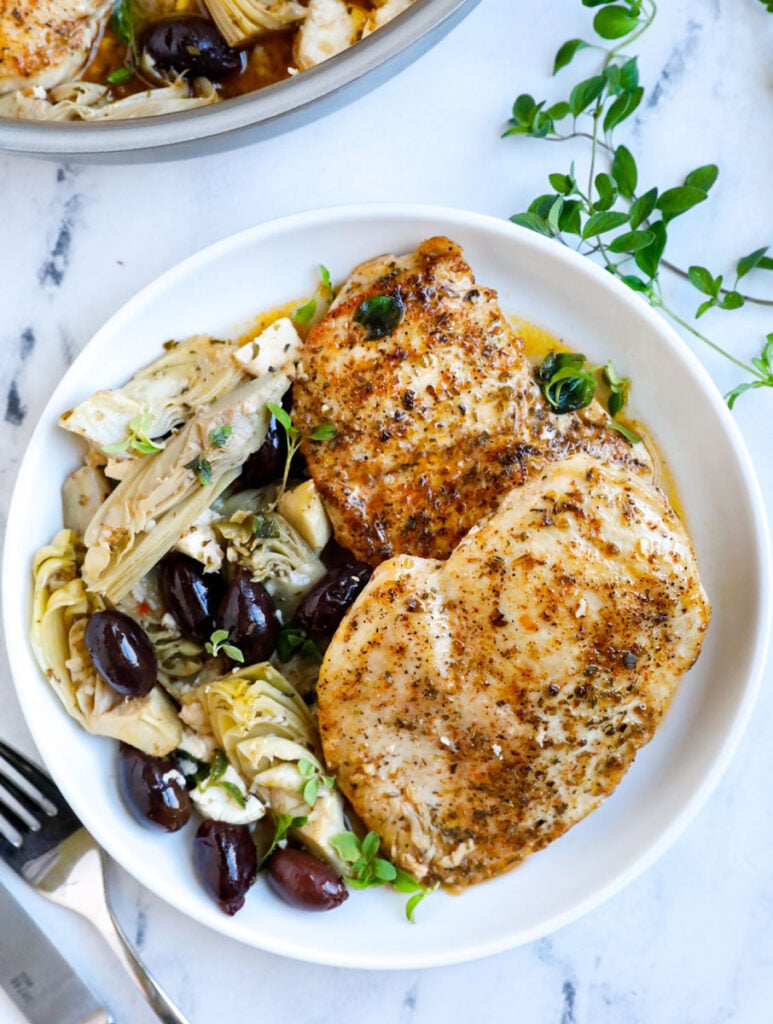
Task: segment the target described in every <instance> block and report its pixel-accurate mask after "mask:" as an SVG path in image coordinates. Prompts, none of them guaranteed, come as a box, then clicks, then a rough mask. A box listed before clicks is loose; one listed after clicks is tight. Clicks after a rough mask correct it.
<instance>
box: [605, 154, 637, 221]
mask: <svg viewBox="0 0 773 1024" xmlns="http://www.w3.org/2000/svg"><path fill="white" fill-rule="evenodd" d="M612 177H613V178H614V179H615V182H616V184H617V187H618V190H619V191H620V195H621V196H625V198H626V199H632V198H633V194H634V192H635V191H636V185H637V183H638V180H639V172H638V170H637V168H636V161H635V160H634V158H633V155H632V153H631V151H630V150H629V149H628V148H627V147H626V146H618V147H617V149H616V150H615V155H614V157H613V159H612ZM629 218H630V219H631V220H633V217H632V216H631V214H629ZM634 226H635V225H634Z"/></svg>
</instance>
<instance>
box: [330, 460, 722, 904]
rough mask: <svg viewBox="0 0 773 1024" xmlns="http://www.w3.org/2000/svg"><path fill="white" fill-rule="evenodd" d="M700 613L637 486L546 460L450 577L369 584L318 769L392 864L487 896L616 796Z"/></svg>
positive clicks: (682, 663) (699, 625) (676, 533)
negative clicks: (327, 772) (331, 777)
mask: <svg viewBox="0 0 773 1024" xmlns="http://www.w3.org/2000/svg"><path fill="white" fill-rule="evenodd" d="M709 616H710V608H709V604H708V601H707V599H706V595H705V593H704V591H703V587H702V586H701V582H700V579H699V576H698V569H697V566H696V561H695V555H694V553H693V550H692V547H691V544H690V541H689V539H688V537H687V534H686V533H685V530H684V528H683V526H682V524H681V522H680V521H679V519H678V518H677V516H676V515H675V513H674V512H673V511H672V509H671V508H670V507H669V505H668V503H667V501H666V499H665V497H664V495H663V494H662V493H661V491H660V490H659V489H658V488H657V487H656V486H655V485H654V484H653V483H652V482H651V480H650V479H649V478H648V477H647V476H646V475H643V474H641V473H639V472H636V471H635V470H633V469H632V467H631V466H630V465H627V464H625V463H623V462H619V463H614V462H602V461H600V460H598V459H597V458H594V457H593V456H590V455H588V454H585V453H578V454H575V455H573V456H570V457H568V458H566V459H563V460H560V461H557V462H552V463H547V464H545V465H544V466H543V468H542V470H541V471H540V472H539V473H538V474H537V475H535V476H532V477H530V478H529V479H528V480H527V481H526V482H525V483H524V484H523V486H521V487H517V488H514V489H513V490H511V491H510V492H509V494H508V495H507V496H506V497H505V498H504V500H503V501H502V504H501V506H500V508H499V509H498V510H497V511H496V512H495V513H494V514H492V515H491V516H489V517H487V518H486V519H484V520H483V521H482V522H480V523H479V524H478V526H476V527H474V528H473V529H472V530H471V531H470V532H469V533H468V534H467V536H466V537H465V538H464V539H463V540H462V542H461V543H460V544H459V546H458V547H457V549H456V550H455V551H454V552H453V554H452V555H451V557H450V558H449V559H448V561H446V562H439V561H435V560H429V559H422V558H416V557H412V556H407V555H404V556H398V557H395V558H392V559H390V560H389V561H387V562H385V563H384V564H382V565H380V566H379V567H378V568H377V569H376V570H375V572H374V574H373V577H372V578H371V581H370V582H369V584H368V585H367V586H366V588H365V589H364V591H363V592H362V594H361V595H360V596H359V598H358V599H357V601H356V602H355V604H354V605H353V606H352V608H351V609H350V610H349V612H348V614H347V616H346V618H345V619H344V621H343V623H342V625H341V626H340V628H339V630H338V631H337V633H336V635H335V637H334V638H333V641H332V643H331V644H330V647H329V648H328V650H327V652H326V655H325V659H324V663H323V665H322V670H321V675H320V679H319V685H318V698H319V723H320V729H321V735H322V742H323V747H324V752H325V758H326V761H327V765H328V767H329V768H330V769H331V770H332V771H334V772H335V773H336V777H337V780H338V784H339V785H340V787H341V789H342V790H343V791H344V793H345V794H346V796H347V797H348V798H349V800H350V801H351V803H352V804H353V806H354V809H355V811H356V812H357V813H358V814H359V815H360V817H361V818H362V820H363V822H364V823H365V825H366V826H367V827H368V828H369V829H375V830H376V831H377V832H378V834H379V835H380V836H381V839H382V846H383V849H384V851H385V853H386V855H387V856H389V857H390V859H392V860H393V861H394V862H395V863H396V864H398V865H399V866H400V867H401V868H404V869H405V870H406V871H408V872H410V873H411V874H412V875H414V876H415V877H416V878H418V879H420V880H422V881H423V882H426V883H433V882H440V883H442V884H443V885H445V886H448V887H450V888H460V887H463V886H467V885H470V884H472V883H474V882H480V881H482V880H484V879H486V878H488V877H490V876H493V875H497V874H499V873H500V872H503V871H506V870H508V869H509V868H512V867H513V866H515V865H516V864H518V863H519V862H520V861H522V860H523V859H524V858H525V857H526V856H528V855H529V854H530V853H532V852H533V851H535V850H538V849H540V848H541V847H544V846H545V845H547V844H548V843H549V842H551V841H552V840H553V839H556V838H557V837H558V836H560V835H561V834H562V833H563V832H565V831H566V830H567V829H568V828H569V827H570V826H571V825H573V824H575V823H576V822H578V821H579V820H580V819H581V818H583V817H585V815H586V814H588V813H589V812H590V811H592V810H593V809H594V808H595V807H596V806H597V805H598V804H599V802H600V801H601V800H603V798H604V797H605V796H607V795H608V794H609V793H611V792H612V790H613V789H614V788H615V786H616V785H617V784H618V782H619V781H620V779H621V777H622V776H623V774H624V773H625V771H626V770H627V768H628V767H629V766H630V764H631V762H632V761H633V759H634V756H635V754H636V752H637V750H639V748H640V747H642V746H643V745H644V744H645V743H647V742H648V741H649V739H650V738H651V737H652V735H653V733H654V731H655V729H656V728H657V726H658V724H659V722H660V721H661V719H662V717H663V714H664V712H665V711H666V709H667V707H668V704H669V701H670V700H671V697H672V695H673V693H674V690H675V688H676V685H677V682H678V680H679V677H680V676H681V675H682V674H683V673H684V672H686V671H687V669H688V668H690V666H691V665H692V664H693V662H694V661H695V659H696V658H697V657H698V654H699V651H700V647H701V641H702V638H703V634H704V631H705V630H706V628H707V625H708V622H709Z"/></svg>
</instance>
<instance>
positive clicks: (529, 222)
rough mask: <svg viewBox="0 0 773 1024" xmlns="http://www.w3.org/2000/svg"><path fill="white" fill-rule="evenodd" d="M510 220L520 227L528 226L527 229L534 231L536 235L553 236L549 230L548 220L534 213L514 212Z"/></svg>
mask: <svg viewBox="0 0 773 1024" xmlns="http://www.w3.org/2000/svg"><path fill="white" fill-rule="evenodd" d="M510 220H511V221H512V222H513V224H518V225H519V226H520V227H522V228H528V229H529V231H536V232H537V234H538V235H547V236H548V238H552V237H553V232H552V231H551V230H550V228H549V226H548V222H547V221H546V220H545V218H544V217H540V216H538V215H537V214H536V213H516V214H514V215H513V216H512V217H511V218H510Z"/></svg>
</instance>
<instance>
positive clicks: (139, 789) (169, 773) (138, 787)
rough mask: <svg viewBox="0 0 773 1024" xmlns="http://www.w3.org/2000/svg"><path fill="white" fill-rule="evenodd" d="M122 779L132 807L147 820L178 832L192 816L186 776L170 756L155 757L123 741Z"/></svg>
mask: <svg viewBox="0 0 773 1024" xmlns="http://www.w3.org/2000/svg"><path fill="white" fill-rule="evenodd" d="M118 782H119V785H120V787H121V793H122V795H123V798H124V800H125V801H126V803H127V805H128V807H129V810H131V811H132V812H133V813H134V815H135V816H136V817H137V818H138V819H139V820H140V821H142V822H143V823H145V824H147V823H148V822H150V823H151V824H153V825H156V826H158V828H162V829H164V831H165V832H176V831H177V830H178V829H180V828H182V827H183V825H185V824H187V822H188V819H189V818H190V816H191V798H190V796H189V795H188V790H187V787H186V785H185V777H184V776H183V775H182V773H181V772H180V770H179V769H178V767H177V765H176V763H175V762H174V761H173V760H172V759H171V758H168V757H152V756H151V755H150V754H144V753H143V752H142V751H141V750H137V749H136V748H135V747H131V746H129V744H128V743H122V744H121V746H120V750H119V754H118Z"/></svg>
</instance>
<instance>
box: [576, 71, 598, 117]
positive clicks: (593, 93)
mask: <svg viewBox="0 0 773 1024" xmlns="http://www.w3.org/2000/svg"><path fill="white" fill-rule="evenodd" d="M606 84H607V76H606V75H605V74H601V75H593V76H592V77H591V78H586V79H585V80H584V81H582V82H579V83H578V84H577V85H575V87H574V89H572V91H571V93H570V94H569V110H570V111H571V113H572V115H573V116H574V117H578V116H579V115H580V114H581V113H582V112H583V110H585V108H586V107H589V106H590V105H591V103H593V101H594V100H597V99H598V98H599V96H600V95H601V94H602V92H603V91H604V86H605V85H606Z"/></svg>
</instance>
